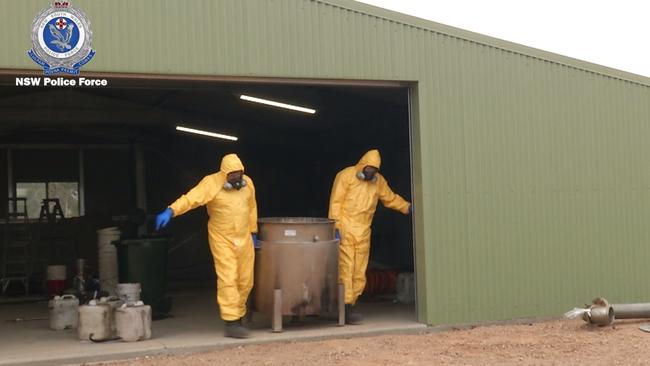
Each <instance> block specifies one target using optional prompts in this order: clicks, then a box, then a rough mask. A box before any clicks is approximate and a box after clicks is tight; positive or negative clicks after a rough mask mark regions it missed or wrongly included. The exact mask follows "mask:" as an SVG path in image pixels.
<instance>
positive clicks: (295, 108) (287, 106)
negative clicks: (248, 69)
mask: <svg viewBox="0 0 650 366" xmlns="http://www.w3.org/2000/svg"><path fill="white" fill-rule="evenodd" d="M240 99H241V100H246V101H249V102H253V103H260V104H266V105H270V106H273V107H278V108H284V109H290V110H292V111H298V112H303V113H309V114H314V113H316V110H315V109H311V108H306V107H299V106H297V105H291V104H286V103H280V102H274V101H272V100H268V99H262V98H255V97H251V96H248V95H242V96H241V97H240Z"/></svg>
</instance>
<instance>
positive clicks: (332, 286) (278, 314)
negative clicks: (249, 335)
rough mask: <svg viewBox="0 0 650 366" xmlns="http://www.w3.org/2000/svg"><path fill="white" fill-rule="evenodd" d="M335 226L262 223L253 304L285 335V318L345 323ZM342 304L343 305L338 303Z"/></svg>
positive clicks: (304, 221) (305, 221) (297, 220)
mask: <svg viewBox="0 0 650 366" xmlns="http://www.w3.org/2000/svg"><path fill="white" fill-rule="evenodd" d="M334 233H335V228H334V221H333V220H329V219H321V218H306V217H278V218H264V219H260V220H259V238H260V240H261V249H260V250H259V251H258V252H257V254H256V258H255V262H256V263H255V289H254V304H255V309H256V310H257V311H259V312H262V313H265V314H268V315H271V316H272V322H273V330H274V331H276V332H279V331H282V316H283V315H291V316H298V317H301V316H305V315H320V314H337V315H338V317H339V324H340V325H342V324H343V320H344V313H343V309H344V304H343V287H342V286H340V285H339V280H338V262H339V241H338V240H337V239H335V237H334ZM339 300H340V301H339Z"/></svg>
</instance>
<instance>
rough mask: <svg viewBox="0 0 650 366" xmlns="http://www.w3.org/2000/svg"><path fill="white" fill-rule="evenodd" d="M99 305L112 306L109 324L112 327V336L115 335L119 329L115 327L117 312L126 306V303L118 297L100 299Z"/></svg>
mask: <svg viewBox="0 0 650 366" xmlns="http://www.w3.org/2000/svg"><path fill="white" fill-rule="evenodd" d="M98 304H100V305H108V306H110V308H111V309H110V311H109V313H108V317H109V323H110V325H111V334H115V331H116V330H117V328H116V327H115V310H116V309H118V308H119V307H120V306H122V305H123V304H124V301H122V300H120V299H119V298H118V297H117V296H109V297H102V298H101V299H99V302H98Z"/></svg>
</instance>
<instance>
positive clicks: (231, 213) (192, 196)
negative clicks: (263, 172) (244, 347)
mask: <svg viewBox="0 0 650 366" xmlns="http://www.w3.org/2000/svg"><path fill="white" fill-rule="evenodd" d="M240 170H241V171H243V170H244V166H243V164H242V163H241V161H240V160H239V158H238V157H237V155H235V154H229V155H226V156H225V157H224V158H223V160H222V161H221V170H220V171H219V172H217V173H215V174H212V175H208V176H207V177H205V178H203V179H202V180H201V182H199V184H198V185H197V186H196V187H194V188H192V189H191V190H190V191H189V192H187V193H186V194H184V195H183V196H181V197H180V198H179V199H178V200H176V202H174V203H173V204H171V205H170V206H169V207H170V208H171V209H172V210H173V211H174V217H176V216H180V215H182V214H184V213H185V212H187V211H189V210H192V209H194V208H196V207H198V206H203V205H207V210H208V215H209V216H210V219H209V220H208V238H209V242H210V250H211V252H212V257H213V259H214V268H215V270H216V273H217V302H218V303H219V308H220V310H221V318H222V319H223V320H226V321H232V320H237V319H240V318H242V317H243V316H244V315H246V300H247V299H248V295H249V293H250V291H251V288H252V287H253V267H254V261H255V252H254V248H253V239H252V238H251V233H256V232H257V203H256V202H255V187H254V186H253V181H252V180H251V179H250V178H249V177H248V176H246V175H244V180H245V181H246V185H245V186H244V187H242V188H241V189H239V190H237V189H234V188H231V189H227V188H225V187H224V184H225V183H226V177H227V175H228V174H229V173H232V172H236V171H240Z"/></svg>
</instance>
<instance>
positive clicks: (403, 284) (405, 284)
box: [396, 272, 415, 304]
mask: <svg viewBox="0 0 650 366" xmlns="http://www.w3.org/2000/svg"><path fill="white" fill-rule="evenodd" d="M396 286H397V289H396V290H397V301H398V302H401V303H403V304H411V303H413V302H414V301H415V275H414V274H413V272H404V273H400V274H398V275H397V285H396Z"/></svg>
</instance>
